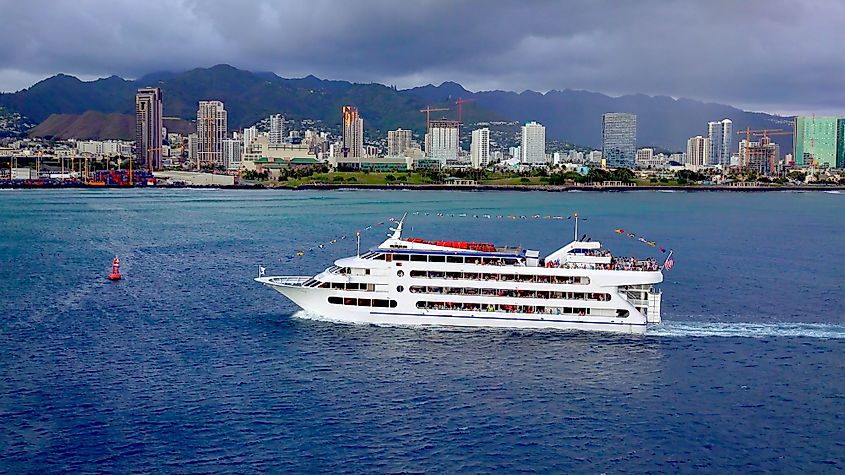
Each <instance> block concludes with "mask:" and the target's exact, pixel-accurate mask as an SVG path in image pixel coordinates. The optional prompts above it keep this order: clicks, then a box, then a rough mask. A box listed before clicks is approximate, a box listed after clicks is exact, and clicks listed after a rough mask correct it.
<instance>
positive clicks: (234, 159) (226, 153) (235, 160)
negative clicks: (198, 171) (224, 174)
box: [223, 139, 242, 170]
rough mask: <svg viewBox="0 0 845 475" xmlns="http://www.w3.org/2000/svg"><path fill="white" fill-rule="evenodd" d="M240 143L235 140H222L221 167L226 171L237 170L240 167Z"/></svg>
mask: <svg viewBox="0 0 845 475" xmlns="http://www.w3.org/2000/svg"><path fill="white" fill-rule="evenodd" d="M241 155H242V150H241V141H240V140H237V139H223V166H224V167H225V168H226V169H227V170H237V169H238V168H240V167H241Z"/></svg>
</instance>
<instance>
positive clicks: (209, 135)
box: [196, 101, 227, 169]
mask: <svg viewBox="0 0 845 475" xmlns="http://www.w3.org/2000/svg"><path fill="white" fill-rule="evenodd" d="M226 129H227V115H226V109H224V108H223V103H222V102H220V101H200V103H199V109H197V165H196V167H197V169H200V168H213V167H217V166H219V167H222V166H224V161H223V139H225V138H226Z"/></svg>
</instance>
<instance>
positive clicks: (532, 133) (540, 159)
mask: <svg viewBox="0 0 845 475" xmlns="http://www.w3.org/2000/svg"><path fill="white" fill-rule="evenodd" d="M519 150H520V152H521V154H522V156H521V157H520V162H522V163H523V164H526V165H541V164H544V163H546V128H545V127H543V126H542V125H540V124H538V123H537V122H529V123H527V124H525V125H523V126H522V143H521V144H520V146H519Z"/></svg>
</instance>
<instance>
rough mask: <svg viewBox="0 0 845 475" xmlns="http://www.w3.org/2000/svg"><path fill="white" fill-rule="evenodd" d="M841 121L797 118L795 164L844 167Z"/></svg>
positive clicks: (833, 118)
mask: <svg viewBox="0 0 845 475" xmlns="http://www.w3.org/2000/svg"><path fill="white" fill-rule="evenodd" d="M841 123H842V121H841V119H837V118H836V117H822V116H809V117H807V116H801V117H796V118H795V124H794V129H793V141H792V143H793V144H794V146H795V154H794V157H795V164H796V165H798V166H802V165H815V166H821V165H827V166H829V167H836V166H841V165H842V161H843V159H842V157H843V153H845V150H843V149H842V140H843V138H842V137H840V136H839V135H840V132H841V129H842V127H841Z"/></svg>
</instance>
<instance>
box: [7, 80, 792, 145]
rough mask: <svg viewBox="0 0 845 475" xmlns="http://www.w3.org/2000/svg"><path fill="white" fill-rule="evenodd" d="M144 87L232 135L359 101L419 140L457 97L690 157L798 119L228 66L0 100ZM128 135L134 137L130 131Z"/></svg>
mask: <svg viewBox="0 0 845 475" xmlns="http://www.w3.org/2000/svg"><path fill="white" fill-rule="evenodd" d="M145 86H157V87H160V88H161V89H162V93H163V97H164V114H165V116H169V117H178V118H182V119H186V120H193V119H195V117H196V110H197V102H199V101H200V100H209V99H216V100H220V101H223V102H224V104H225V107H226V110H227V111H228V114H229V128H230V129H232V130H236V129H239V128H242V127H247V126H250V125H253V124H255V123H256V122H258V121H260V120H261V119H264V118H266V117H267V116H268V115H270V114H275V113H282V114H284V115H285V116H287V117H290V118H296V119H305V118H307V119H315V120H321V121H324V122H325V123H326V124H339V122H340V109H341V106H343V105H345V104H351V105H355V106H357V107H358V109H359V111H360V113H361V116H362V117H363V118H364V124H365V127H366V129H367V131H368V134H372V133H383V132H384V131H386V130H390V129H395V128H398V127H403V128H411V129H414V130H415V131H417V132H418V133H419V132H423V131H424V128H425V114H423V113H420V110H421V109H423V108H425V107H426V106H428V105H431V106H433V107H446V108H449V109H450V111H447V112H437V113H432V118H440V117H441V116H445V117H448V118H451V119H455V118H456V115H457V113H456V106H455V104H454V101H455V100H456V99H457V98H466V99H473V102H470V103H467V104H465V105H464V109H463V120H464V122H465V123H467V124H472V123H476V122H481V121H520V122H525V121H528V120H537V121H538V122H540V123H542V124H543V125H545V126H546V127H547V137H549V138H551V139H557V140H563V141H567V142H570V143H576V144H583V145H587V146H592V147H599V146H600V143H601V114H602V113H604V112H632V113H635V114H637V116H638V130H637V136H638V144H639V145H640V146H660V147H665V148H668V149H670V150H683V149H684V148H685V146H686V140H687V138H689V137H691V136H693V135H698V134H705V133H706V129H707V122H708V121H711V120H721V119H722V118H725V117H728V118H730V119H732V120H733V121H734V130H739V129H744V128H745V127H751V128H769V129H772V128H782V129H788V128H789V127H791V125H790V124H791V119H790V118H787V117H779V116H775V115H769V114H763V113H752V112H745V111H742V110H740V109H737V108H734V107H731V106H726V105H722V104H712V103H704V102H699V101H694V100H690V99H673V98H670V97H662V96H657V97H652V96H646V95H642V94H636V95H628V96H621V97H611V96H607V95H604V94H599V93H595V92H589V91H574V90H553V91H549V92H547V93H539V92H534V91H524V92H521V93H516V92H510V91H484V92H470V91H467V90H466V89H464V88H463V87H462V86H461V85H459V84H456V83H452V82H445V83H443V84H441V85H440V86H433V85H430V84H429V85H427V86H422V87H417V88H413V89H406V90H397V89H396V88H392V87H388V86H385V85H382V84H358V83H351V82H347V81H332V80H323V79H319V78H316V77H314V76H307V77H304V78H299V79H286V78H282V77H280V76H278V75H276V74H274V73H269V72H250V71H243V70H239V69H236V68H234V67H232V66H228V65H217V66H214V67H211V68H197V69H192V70H190V71H185V72H181V73H154V74H148V75H146V76H144V77H141V78H139V79H137V80H126V79H122V78H120V77H117V76H111V77H108V78H104V79H98V80H95V81H81V80H79V79H77V78H75V77H73V76H68V75H64V74H59V75H56V76H53V77H51V78H48V79H45V80H43V81H41V82H39V83H37V84H35V85H33V86H32V87H30V88H27V89H24V90H21V91H18V92H15V93H4V94H0V107H3V108H5V109H7V110H8V111H12V112H17V113H19V114H20V115H22V116H24V117H25V118H26V119H27V120H29V121H30V122H33V123H41V122H44V121H45V120H47V119H48V118H49V117H50V116H51V115H53V114H65V115H67V114H71V115H81V114H84V113H85V112H88V111H95V112H101V113H103V114H133V112H134V95H135V92H136V90H137V89H138V88H140V87H145ZM89 117H95V118H98V120H107V119H102V117H104V116H103V115H102V114H101V115H91V114H89ZM68 120H69V119H67V117H63V118H62V119H61V120H58V119H55V118H54V120H53V122H54V123H65V122H67V121H68ZM92 120H93V119H92ZM83 125H84V124H83ZM94 128H95V129H97V130H109V127H105V126H102V124H100V125H97V126H96V127H94V126H92V129H94ZM124 128H125V127H124ZM85 129H86V127H84V126H80V124H76V126H75V130H77V131H79V130H85ZM112 133H113V132H112ZM123 133H124V135H126V134H129V136H130V137H131V129H130V130H125V131H123ZM80 138H81V137H80ZM737 142H738V140H735V141H734V143H735V144H736V143H737ZM779 142H780V143H781V147H782V150H788V149H789V147H791V141H790V140H780V141H779ZM734 148H736V146H734ZM784 153H786V152H785V151H784Z"/></svg>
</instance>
